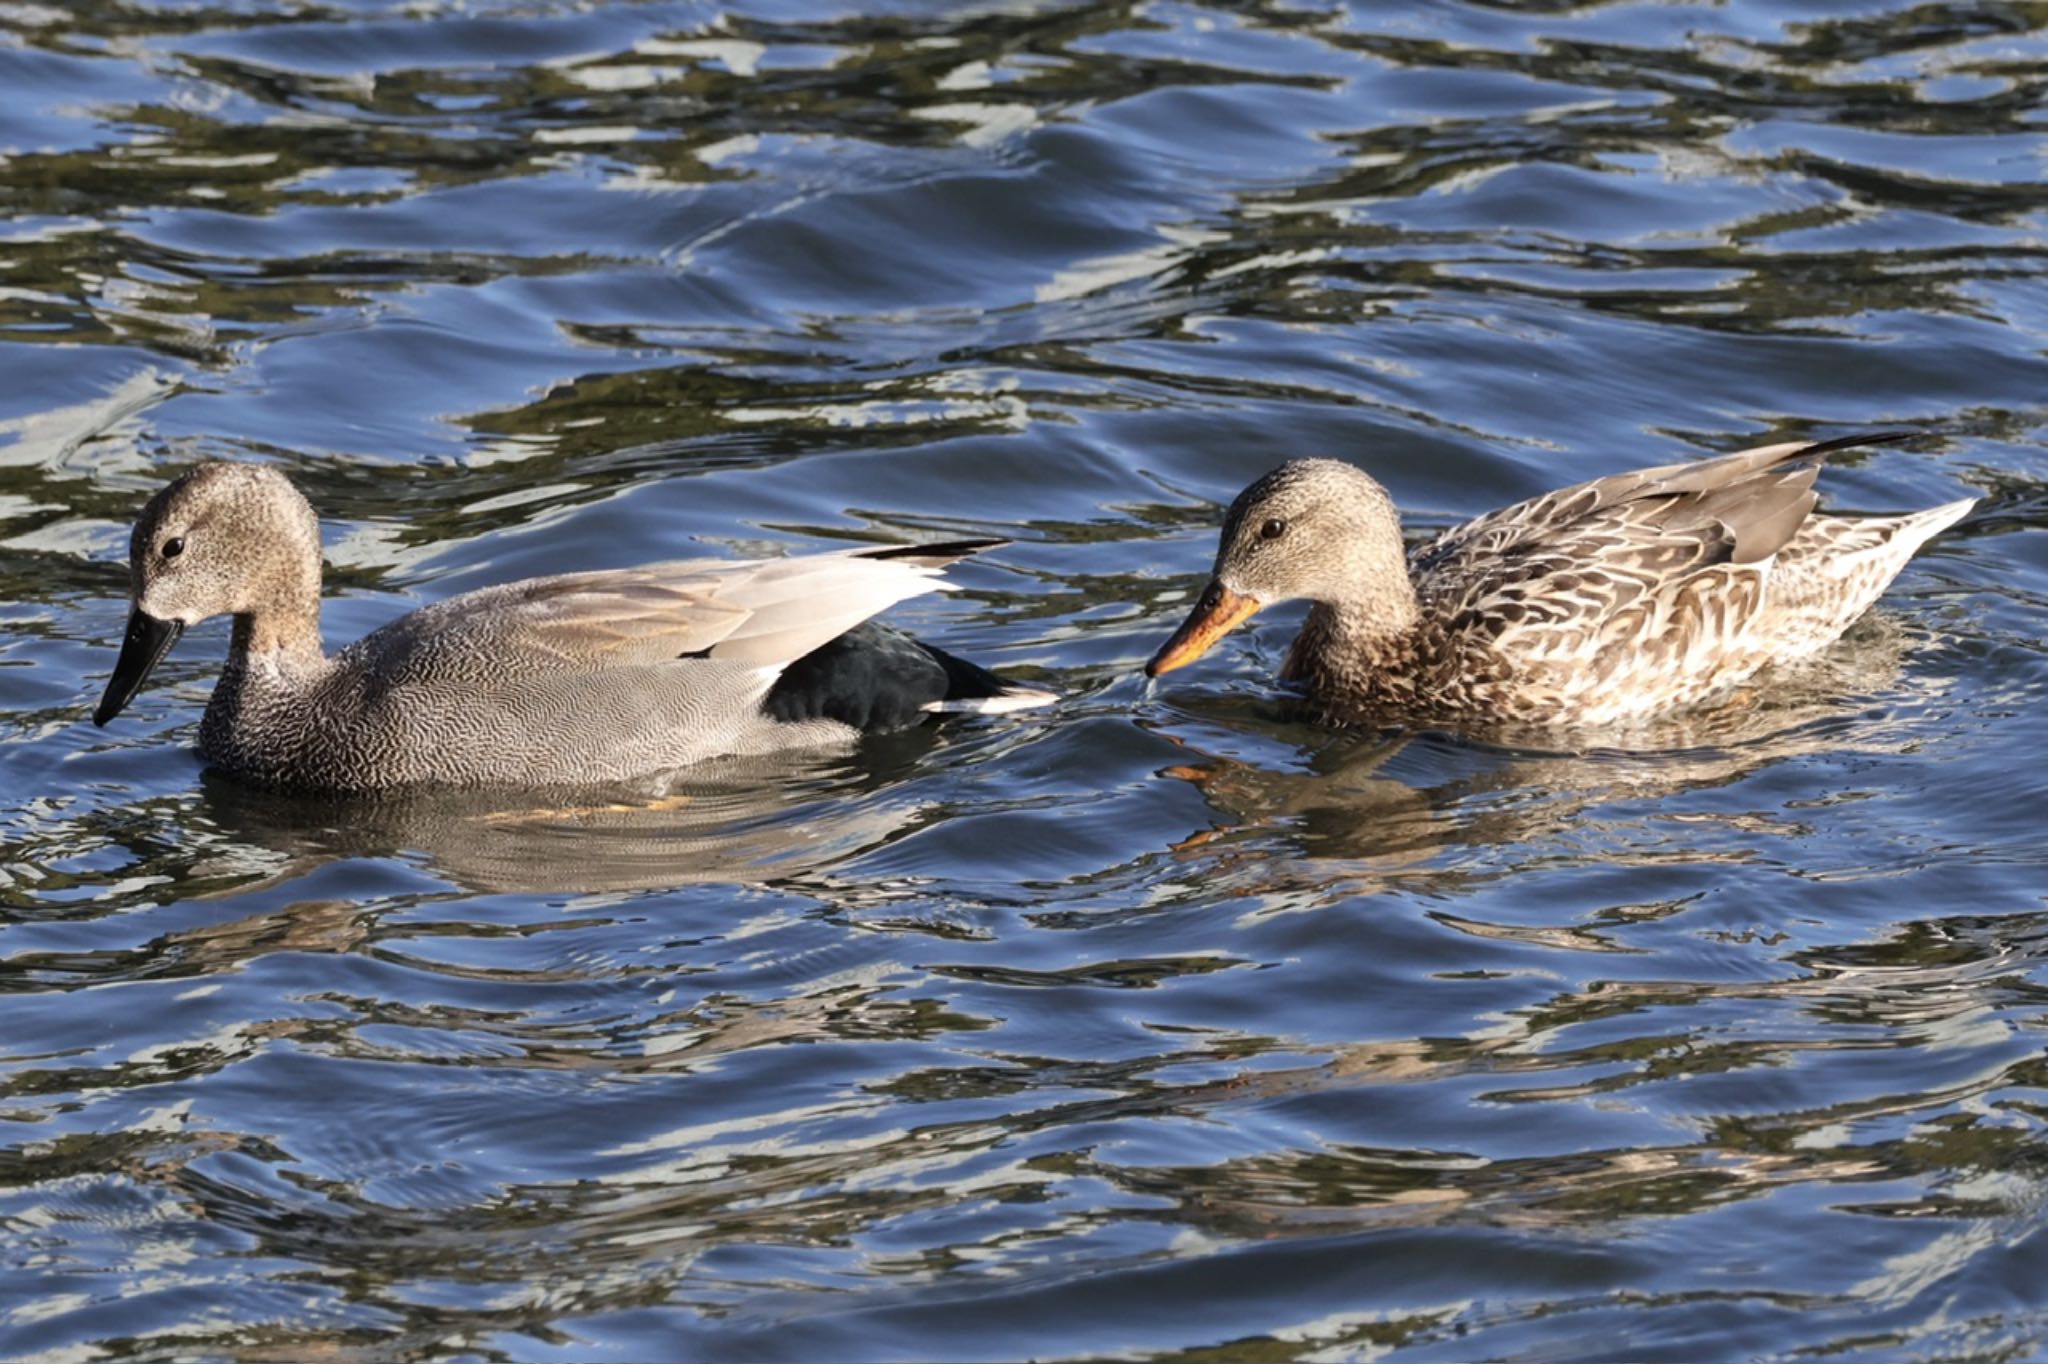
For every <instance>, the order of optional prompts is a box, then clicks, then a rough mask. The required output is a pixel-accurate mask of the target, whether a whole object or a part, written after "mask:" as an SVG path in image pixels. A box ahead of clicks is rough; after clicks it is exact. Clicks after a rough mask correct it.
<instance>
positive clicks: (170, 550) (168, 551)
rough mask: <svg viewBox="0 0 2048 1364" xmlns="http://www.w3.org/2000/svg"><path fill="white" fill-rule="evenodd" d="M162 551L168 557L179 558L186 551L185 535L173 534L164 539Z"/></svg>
mask: <svg viewBox="0 0 2048 1364" xmlns="http://www.w3.org/2000/svg"><path fill="white" fill-rule="evenodd" d="M162 552H163V556H164V557H165V558H166V559H175V558H177V557H178V556H179V555H180V554H183V553H184V552H185V537H184V536H182V535H173V536H172V537H171V538H170V539H168V540H166V541H164V544H163V551H162Z"/></svg>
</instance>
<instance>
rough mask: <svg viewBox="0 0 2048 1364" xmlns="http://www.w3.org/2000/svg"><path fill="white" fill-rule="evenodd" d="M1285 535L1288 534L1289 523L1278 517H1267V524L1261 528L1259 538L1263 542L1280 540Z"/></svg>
mask: <svg viewBox="0 0 2048 1364" xmlns="http://www.w3.org/2000/svg"><path fill="white" fill-rule="evenodd" d="M1285 534H1287V523H1286V522H1285V521H1282V520H1281V519H1280V518H1279V517H1277V516H1269V517H1267V518H1266V524H1265V525H1263V526H1260V527H1259V538H1260V539H1261V540H1278V539H1279V538H1280V537H1281V536H1283V535H1285Z"/></svg>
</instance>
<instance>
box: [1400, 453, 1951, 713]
mask: <svg viewBox="0 0 2048 1364" xmlns="http://www.w3.org/2000/svg"><path fill="white" fill-rule="evenodd" d="M1869 439H1870V438H1856V439H1855V440H1853V441H1849V442H1837V443H1829V444H1824V445H1815V444H1809V443H1802V444H1791V445H1779V446H1768V447H1762V448H1759V449H1756V450H1750V451H1743V452H1740V453H1738V454H1735V455H1728V456H1724V457H1722V458H1720V459H1715V460H1707V461H1702V462H1700V463H1698V464H1689V465H1671V466H1662V467H1659V468H1654V469H1645V470H1640V471H1637V472H1634V473H1629V474H1622V475H1617V476H1615V477H1613V478H1608V479H1601V480H1596V481H1594V482H1591V483H1586V484H1580V485H1577V486H1575V487H1570V488H1565V489H1561V490H1559V491H1557V492H1554V493H1550V494H1546V495H1545V496H1543V497H1540V498H1536V499H1532V500H1531V501H1529V502H1525V503H1521V504H1518V505H1516V506H1512V507H1508V508H1506V509H1504V510H1502V511H1499V512H1495V513H1492V514H1490V515H1488V516H1485V517H1481V518H1479V519H1478V520H1475V521H1472V522H1468V523H1466V524H1465V525H1463V526H1459V527H1456V528H1454V529H1452V530H1450V531H1448V532H1446V533H1445V534H1444V535H1442V536H1440V537H1438V538H1437V539H1436V540H1435V541H1432V542H1431V543H1429V544H1427V545H1425V546H1423V547H1422V548H1421V549H1420V550H1418V551H1417V553H1416V555H1415V556H1414V560H1413V563H1412V570H1413V575H1414V579H1415V585H1416V590H1417V595H1418V598H1419V600H1420V602H1421V605H1422V609H1423V615H1424V619H1425V628H1426V631H1427V632H1430V633H1431V634H1432V635H1433V637H1434V639H1435V641H1436V651H1437V653H1438V654H1439V655H1441V658H1442V662H1441V668H1440V671H1441V676H1442V680H1441V684H1440V685H1439V686H1438V687H1437V688H1436V689H1435V690H1436V694H1437V695H1438V697H1439V703H1440V705H1441V706H1442V707H1443V708H1444V709H1447V710H1459V711H1466V712H1484V713H1486V714H1488V715H1490V716H1492V717H1495V718H1499V719H1504V720H1511V721H1519V720H1526V721H1530V722H1538V723H1556V722H1563V723H1583V724H1607V723H1612V722H1615V721H1620V720H1627V719H1631V718H1634V717H1638V716H1643V715H1646V714H1650V713H1653V712H1657V711H1661V710H1666V709H1670V708H1674V707H1681V706H1686V705H1691V704H1695V703H1697V702H1700V701H1703V700H1706V699H1708V698H1710V697H1712V696H1714V695H1715V694H1717V693H1719V692H1722V691H1724V690H1726V689H1727V688H1729V687H1731V686H1734V685H1736V684H1738V683H1739V682H1741V681H1742V680H1743V679H1744V678H1747V677H1749V676H1751V675H1752V674H1754V673H1755V672H1756V671H1757V670H1759V669H1760V668H1762V667H1763V666H1764V665H1765V664H1766V663H1769V662H1771V661H1773V660H1783V659H1791V658H1797V657H1802V656H1805V655H1807V654H1811V653H1812V652H1814V651H1815V650H1817V649H1819V648H1822V647H1824V646H1825V645H1826V644H1827V643H1828V642H1830V641H1831V640H1833V639H1834V638H1836V637H1837V636H1838V635H1839V634H1840V633H1841V631H1842V630H1843V629H1845V628H1846V627H1847V626H1848V624H1849V623H1850V622H1851V621H1853V620H1854V619H1855V618H1856V616H1857V615H1859V614H1861V613H1862V611H1863V610H1864V609H1866V608H1867V607H1868V606H1869V604H1870V603H1871V602H1872V601H1873V600H1874V599H1875V598H1876V597H1877V595H1878V594H1879V593H1880V592H1882V591H1883V590H1884V587H1885V586H1886V584H1888V583H1889V582H1890V581H1891V579H1892V578H1893V577H1894V576H1896V574H1897V573H1898V571H1899V569H1900V567H1902V566H1903V565H1904V563H1905V562H1906V560H1907V559H1908V558H1909V557H1910V556H1911V555H1912V553H1913V551H1914V550H1916V549H1917V548H1919V546H1920V545H1921V544H1922V543H1924V541H1925V540H1926V539H1927V538H1928V536H1930V535H1932V534H1933V533H1934V532H1935V531H1937V530H1939V529H1941V528H1942V527H1943V526H1946V525H1948V524H1950V523H1951V522H1953V521H1954V520H1955V519H1956V518H1957V517H1959V516H1960V515H1962V513H1963V512H1965V511H1967V510H1968V509H1969V506H1970V505H1971V504H1970V503H1969V502H1961V503H1955V504H1951V505H1950V506H1947V507H1941V508H1935V509H1933V510H1931V511H1928V512H1922V513H1917V514H1915V515H1912V516H1907V517H1894V518H1868V519H1859V520H1844V519H1841V518H1836V517H1823V516H1815V515H1813V507H1814V503H1815V498H1814V493H1813V481H1814V477H1815V475H1816V473H1817V471H1818V465H1817V463H1815V462H1814V461H1817V460H1818V458H1819V457H1821V456H1822V455H1825V454H1826V453H1828V452H1829V451H1830V450H1833V449H1839V448H1843V446H1845V445H1847V444H1863V443H1868V442H1869Z"/></svg>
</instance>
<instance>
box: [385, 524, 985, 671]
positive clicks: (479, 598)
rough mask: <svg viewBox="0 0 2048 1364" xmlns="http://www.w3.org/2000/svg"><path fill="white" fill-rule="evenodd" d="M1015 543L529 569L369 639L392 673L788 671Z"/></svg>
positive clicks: (420, 613)
mask: <svg viewBox="0 0 2048 1364" xmlns="http://www.w3.org/2000/svg"><path fill="white" fill-rule="evenodd" d="M1002 543H1004V542H1003V541H1000V540H971V541H969V540H962V541H952V542H949V543H946V544H941V545H911V546H888V547H884V548H880V549H860V550H849V551H843V552H840V553H835V554H806V555H797V556H793V557H791V558H787V559H751V560H748V559H740V560H723V559H693V560H687V561H682V562H677V563H668V564H652V565H648V566H646V567H642V568H630V569H614V570H605V571H600V572H595V573H565V574H560V575H557V576H553V577H546V578H530V579H527V580H525V581H523V582H516V583H506V584H503V585H501V586H498V587H487V588H483V589H481V590H479V591H475V592H466V593H464V594H462V595H461V596H458V597H451V598H449V599H448V600H446V601H442V602H437V603H435V604H434V605H432V606H428V607H425V608H423V609H421V610H419V611H416V612H414V613H413V614H411V615H409V616H406V617H404V618H403V619H401V620H398V621H395V622H393V623H392V624H391V625H388V626H386V627H385V628H384V629H382V630H379V631H377V632H376V634H374V635H371V636H370V637H368V638H366V639H365V640H364V641H363V645H362V647H365V648H368V649H372V650H374V651H375V652H377V653H378V654H380V655H381V656H382V658H383V660H384V661H383V662H382V664H381V665H380V666H381V668H382V670H383V671H384V672H385V674H386V675H391V674H393V673H397V672H403V671H406V669H405V668H404V666H403V665H404V663H405V662H407V661H413V660H417V659H420V658H423V657H424V656H426V655H427V654H434V655H445V654H447V653H449V652H451V651H453V652H459V653H460V654H462V655H463V656H464V657H466V658H467V659H469V660H471V661H473V662H474V663H476V664H480V665H482V666H483V667H484V668H486V669H490V670H495V671H501V672H525V671H533V670H540V669H547V670H561V669H571V670H575V669H585V670H591V669H600V668H614V667H632V666H636V665H647V664H656V663H662V662H666V661H669V660H672V659H678V658H710V659H719V660H724V661H728V662H733V663H738V664H742V665H747V666H752V667H756V668H763V669H770V670H779V669H780V668H781V667H783V666H785V665H787V664H789V663H791V662H794V661H795V660H796V659H798V658H801V657H803V656H804V655H805V654H807V653H809V652H810V651H811V650H813V649H815V648H817V647H818V646H819V645H821V644H824V643H825V642H826V641H828V640H831V639H833V638H836V637H837V636H839V635H841V634H843V633H845V632H846V631H847V630H850V629H852V628H853V627H854V626H855V625H858V624H859V623H860V622H861V621H863V620H866V619H867V618H868V617H869V616H872V615H875V614H876V613H878V612H880V611H884V610H886V609H887V608H889V607H890V606H893V605H895V604H896V603H897V602H900V601H903V600H906V599H907V598H910V597H915V596H921V595H923V594H924V593H927V592H935V591H941V590H943V589H944V588H945V587H946V586H947V584H946V583H945V582H944V581H943V579H942V578H941V573H942V571H943V570H944V568H945V567H946V565H948V564H951V563H954V562H956V561H957V560H959V559H961V558H963V557H965V556H967V555H969V554H973V553H975V552H977V551H979V550H982V549H986V548H989V547H991V546H994V545H998V544H1002ZM438 666H442V667H445V666H446V665H445V664H442V665H438Z"/></svg>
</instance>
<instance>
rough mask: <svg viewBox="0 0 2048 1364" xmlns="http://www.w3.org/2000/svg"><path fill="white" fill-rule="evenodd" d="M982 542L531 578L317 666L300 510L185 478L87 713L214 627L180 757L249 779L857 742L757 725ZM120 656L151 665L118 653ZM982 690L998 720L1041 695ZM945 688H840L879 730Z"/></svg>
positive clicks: (670, 760) (559, 768)
mask: <svg viewBox="0 0 2048 1364" xmlns="http://www.w3.org/2000/svg"><path fill="white" fill-rule="evenodd" d="M999 543H1001V542H1000V541H994V540H982V541H963V542H957V543H954V544H948V545H930V546H885V547H879V548H873V549H859V550H850V551H843V552H840V553H832V554H814V555H801V556H795V557H791V558H787V559H768V560H718V559H701V560H688V561H683V562H677V563H667V564H656V565H650V566H647V567H642V568H630V569H616V570H609V571H601V572H595V573H571V574H562V575H559V576H554V577H546V578H533V579H528V580H526V581H523V582H515V583H506V584H503V585H500V586H495V587H486V588H482V589H479V590H477V591H474V592H466V593H463V594H462V595H460V596H457V597H451V598H449V599H447V600H445V601H441V602H436V603H434V604H432V605H430V606H426V607H422V608H421V609H420V610H418V611H415V612H413V613H412V614H410V615H408V616H404V617H402V618H401V619H399V620H396V621H393V622H392V623H391V624H389V625H386V626H384V627H383V628H382V629H380V630H377V631H375V632H374V633H372V634H370V635H367V636H365V637H364V638H363V639H361V640H359V641H357V642H356V643H354V644H352V645H350V646H348V647H347V648H346V649H344V650H342V651H341V652H340V653H339V654H337V655H334V656H333V657H331V658H330V657H328V656H327V655H326V653H325V652H324V650H323V649H322V647H321V643H320V632H319V584H320V543H319V526H318V521H317V520H316V518H315V517H314V516H313V512H312V509H311V508H310V507H309V506H307V504H306V502H305V499H304V498H303V497H301V496H300V495H299V493H298V492H297V490H296V489H294V488H293V487H292V486H291V484H290V482H289V481H288V480H286V479H285V478H284V476H283V475H282V474H280V473H278V472H277V471H276V470H273V469H270V468H267V467H264V466H261V465H248V464H206V465H201V466H199V467H198V468H196V469H194V470H193V471H192V472H190V473H188V474H186V475H185V476H184V477H183V478H181V479H179V480H178V481H176V482H175V483H173V484H171V485H170V486H169V487H167V488H165V489H164V490H162V491H161V492H159V493H158V494H157V496H156V497H155V498H153V499H152V500H151V502H150V504H149V506H148V507H147V508H146V509H145V510H144V512H143V515H142V517H141V519H140V520H139V521H138V523H137V525H136V529H135V533H134V535H133V537H132V539H131V543H130V574H131V593H132V597H133V603H134V614H133V616H132V617H131V632H130V633H131V641H130V644H129V645H128V646H125V647H124V649H123V653H122V657H121V660H120V662H119V663H118V664H117V665H116V675H115V678H114V679H113V681H111V682H110V683H109V685H108V691H107V697H106V699H105V700H103V701H102V703H101V707H100V711H99V713H98V715H97V716H96V719H97V720H98V721H99V722H101V723H104V722H105V721H106V720H107V719H110V718H112V715H113V714H114V713H117V712H118V711H119V709H120V708H121V706H122V705H125V704H126V701H127V699H128V697H129V696H131V695H132V694H133V692H134V690H135V689H136V688H137V687H139V686H140V684H141V680H142V676H143V675H146V673H147V671H148V666H149V664H151V663H153V662H154V661H155V657H156V656H159V655H160V654H161V652H162V650H163V649H164V648H165V647H167V642H166V641H165V639H164V638H163V637H164V636H165V635H168V637H169V638H170V639H175V637H176V633H177V631H178V630H179V629H182V627H183V626H185V625H189V624H192V623H195V622H197V621H199V620H203V619H205V618H207V617H209V616H213V615H219V614H224V613H225V614H230V615H233V616H234V618H235V627H234V635H233V643H232V645H231V647H230V652H229V657H228V662H227V666H226V667H225V668H224V669H223V670H222V673H221V679H220V682H219V684H218V685H217V686H216V687H215V689H214V694H213V698H212V700H211V701H210V702H209V703H208V705H207V708H206V714H205V717H204V719H203V720H202V722H201V724H200V742H199V747H200V752H201V754H202V755H203V756H204V757H205V758H207V759H208V760H209V761H210V762H212V763H213V764H214V765H215V766H216V767H218V768H220V769H221V770H223V771H226V772H228V773H229V774H231V775H234V776H236V777H240V778H243V779H246V780H250V781H255V782H259V783H262V784H265V785H270V786H277V787H287V788H293V789H300V790H324V791H367V790H381V789H389V788H394V787H402V786H414V785H421V784H440V785H464V786H478V785H495V784H525V785H548V784H566V783H586V782H604V781H615V780H621V779H624V778H629V777H634V776H639V775H643V774H646V773H650V772H657V771H662V770H666V769H669V768H674V767H680V766H683V765H686V764H688V763H692V762H696V761H699V760H701V759H704V758H709V757H714V756H718V755H721V754H743V753H759V752H764V751H768V750H772V749H778V748H789V747H799V746H807V745H813V744H820V743H830V742H835V741H840V740H844V739H847V738H850V737H852V736H853V735H854V734H855V733H857V732H858V728H859V727H858V726H854V725H849V724H847V723H845V722H843V721H842V720H839V719H837V718H834V717H833V715H832V714H831V713H830V711H829V709H827V708H826V707H824V706H823V705H822V704H821V705H818V706H814V707H811V708H809V709H806V708H805V707H803V706H796V707H782V708H780V709H779V711H778V713H775V714H771V713H770V711H769V710H768V709H765V708H764V705H763V702H764V700H765V699H766V698H767V697H768V696H769V695H770V693H771V691H772V689H773V688H774V686H775V683H776V681H777V679H778V678H779V677H780V676H781V675H782V673H783V671H784V670H785V669H786V668H787V667H788V666H789V665H790V664H792V663H794V662H796V661H798V660H800V659H803V658H805V657H806V656H807V655H810V654H811V653H812V652H813V651H815V650H817V649H819V648H820V647H822V646H825V645H827V644H829V643H830V642H832V641H833V640H835V639H838V638H840V637H841V636H843V635H844V634H845V633H846V632H847V631H849V630H853V629H855V628H856V627H859V626H860V625H861V624H862V622H864V621H866V620H867V618H868V617H869V616H872V615H874V614H875V613H877V612H879V611H882V610H885V609H886V608H888V607H889V606H891V605H894V604H895V603H896V602H899V601H902V600H904V599H906V598H909V597H914V596H918V595H921V594H923V593H926V592H932V591H937V590H940V589H942V588H943V587H944V586H945V584H944V583H943V582H942V581H941V580H940V572H941V570H942V569H943V568H944V567H945V565H947V564H949V563H952V562H955V561H956V560H958V559H960V558H961V557H963V556H965V555H967V554H971V553H974V552H976V551H978V550H981V549H985V548H988V547H989V546H991V545H995V544H999ZM171 550H175V552H174V553H173V552H167V551H171ZM138 630H140V633H139V634H138ZM152 631H154V632H156V633H155V634H151V632H152ZM144 636H148V639H144ZM864 638H868V639H878V638H880V636H879V635H878V634H870V635H867V636H864ZM137 641H142V642H137ZM877 647H881V646H880V645H877ZM131 649H134V650H138V651H142V652H147V651H149V650H153V651H154V652H151V653H149V656H148V657H146V658H144V657H143V656H142V652H138V653H137V655H136V657H135V658H134V659H131V656H130V651H131ZM982 677H984V678H991V679H992V678H993V675H992V674H986V673H983V674H982ZM993 680H994V682H995V686H996V687H997V688H998V689H999V691H1000V695H1001V696H1002V697H1003V698H1004V699H1005V700H1006V701H1007V702H1008V703H1009V708H1015V707H1018V706H1022V705H1027V704H1043V703H1044V702H1046V701H1049V700H1051V699H1052V698H1051V696H1050V695H1049V694H1047V693H1044V692H1033V691H1029V690H1028V689H1024V688H1008V687H1004V685H1003V684H1002V683H1001V681H1000V679H993ZM949 681H950V678H949V677H948V675H947V674H945V672H944V671H943V670H938V671H937V673H936V681H934V680H933V676H931V675H900V674H890V675H887V676H883V675H879V674H872V675H863V676H862V677H860V678H854V679H849V680H845V681H844V682H843V686H854V685H862V684H865V685H872V686H894V687H896V688H898V693H897V694H891V695H888V696H884V697H869V698H865V702H866V705H867V707H868V709H869V710H871V711H872V712H874V713H875V714H876V715H877V716H882V715H886V716H887V717H888V720H889V722H890V723H901V722H904V721H905V720H906V719H907V718H909V717H910V715H911V714H912V712H918V713H922V712H923V711H925V710H929V709H933V708H935V707H936V705H938V704H940V703H943V702H946V701H948V700H949V699H952V698H951V697H950V694H949V692H948V690H947V686H948V684H949ZM977 695H979V693H977ZM827 699H829V700H831V701H832V702H834V703H835V704H837V705H839V706H840V707H841V708H842V709H844V708H846V707H847V706H848V705H849V704H851V703H850V702H849V701H848V699H847V697H845V696H844V695H837V694H835V695H833V696H831V697H829V698H827ZM859 699H860V698H856V700H859Z"/></svg>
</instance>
